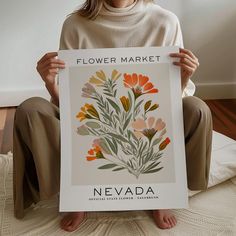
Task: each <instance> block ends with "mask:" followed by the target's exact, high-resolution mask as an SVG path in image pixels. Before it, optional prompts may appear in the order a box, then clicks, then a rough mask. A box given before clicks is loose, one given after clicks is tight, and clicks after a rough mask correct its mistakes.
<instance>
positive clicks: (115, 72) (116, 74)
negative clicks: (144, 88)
mask: <svg viewBox="0 0 236 236" xmlns="http://www.w3.org/2000/svg"><path fill="white" fill-rule="evenodd" d="M120 76H121V73H119V72H118V71H117V70H113V71H112V75H111V79H112V80H115V81H116V80H118V79H119V78H120Z"/></svg>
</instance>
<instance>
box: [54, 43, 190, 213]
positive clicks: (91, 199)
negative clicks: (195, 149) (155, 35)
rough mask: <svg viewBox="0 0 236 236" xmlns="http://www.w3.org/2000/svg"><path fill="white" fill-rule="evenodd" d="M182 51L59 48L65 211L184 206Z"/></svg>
mask: <svg viewBox="0 0 236 236" xmlns="http://www.w3.org/2000/svg"><path fill="white" fill-rule="evenodd" d="M178 50H179V49H178V48H177V47H166V48H157V47H152V48H116V49H86V50H85V49H81V50H64V51H59V58H60V59H61V60H64V61H65V63H66V68H65V69H63V70H61V71H60V73H59V94H60V118H61V187H60V211H109V210H111V211H114V210H142V209H146V210H148V209H165V208H184V207H186V206H187V184H186V166H185V148H184V133H183V111H182V92H181V82H180V81H181V79H180V71H179V68H178V67H176V66H174V65H173V60H174V59H173V58H171V57H169V53H173V52H178Z"/></svg>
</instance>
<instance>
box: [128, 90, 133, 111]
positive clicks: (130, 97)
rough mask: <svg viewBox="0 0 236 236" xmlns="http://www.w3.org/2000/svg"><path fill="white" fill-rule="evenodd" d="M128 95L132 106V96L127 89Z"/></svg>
mask: <svg viewBox="0 0 236 236" xmlns="http://www.w3.org/2000/svg"><path fill="white" fill-rule="evenodd" d="M128 97H129V101H130V105H131V107H132V106H133V100H132V96H131V94H130V92H129V91H128ZM131 107H130V109H131Z"/></svg>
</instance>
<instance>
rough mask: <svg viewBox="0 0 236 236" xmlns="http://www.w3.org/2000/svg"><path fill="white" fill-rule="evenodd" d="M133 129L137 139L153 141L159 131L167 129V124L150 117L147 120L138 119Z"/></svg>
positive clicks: (133, 124)
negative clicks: (143, 138) (142, 138)
mask: <svg viewBox="0 0 236 236" xmlns="http://www.w3.org/2000/svg"><path fill="white" fill-rule="evenodd" d="M132 127H133V128H134V133H135V136H136V137H137V138H141V137H143V136H145V137H147V138H148V139H149V140H151V139H152V138H153V136H154V135H155V134H156V133H157V132H158V131H161V130H163V129H164V128H165V127H166V124H165V122H163V121H162V119H157V120H156V119H155V117H149V118H148V119H147V120H144V119H142V118H138V119H137V120H136V121H134V122H133V123H132Z"/></svg>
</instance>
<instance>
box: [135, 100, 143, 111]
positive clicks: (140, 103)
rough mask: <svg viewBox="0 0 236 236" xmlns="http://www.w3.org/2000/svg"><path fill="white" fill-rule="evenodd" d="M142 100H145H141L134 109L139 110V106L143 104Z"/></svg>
mask: <svg viewBox="0 0 236 236" xmlns="http://www.w3.org/2000/svg"><path fill="white" fill-rule="evenodd" d="M142 102H143V100H141V101H139V102H138V103H137V104H136V106H135V108H134V110H137V108H139V106H140V105H141V104H142Z"/></svg>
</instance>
